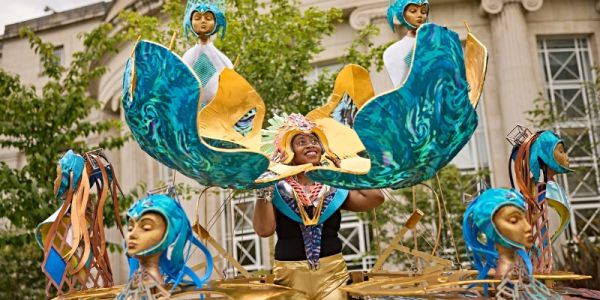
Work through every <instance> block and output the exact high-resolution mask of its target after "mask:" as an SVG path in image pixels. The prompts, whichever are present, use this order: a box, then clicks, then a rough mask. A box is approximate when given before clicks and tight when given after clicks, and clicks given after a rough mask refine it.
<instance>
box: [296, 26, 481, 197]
mask: <svg viewBox="0 0 600 300" xmlns="http://www.w3.org/2000/svg"><path fill="white" fill-rule="evenodd" d="M465 74H466V73H465V64H464V57H463V50H462V46H461V42H460V39H459V37H458V35H457V34H456V33H455V32H453V31H451V30H449V29H447V28H444V27H441V26H438V25H435V24H426V25H423V26H422V27H421V28H420V29H419V32H418V35H417V43H416V50H415V58H414V61H413V65H412V69H411V71H410V74H409V76H408V78H407V80H406V82H405V84H404V86H403V87H401V88H399V89H397V90H394V91H392V92H389V93H386V94H383V95H379V96H376V97H375V98H373V99H371V100H369V102H367V103H366V104H365V105H364V106H363V107H362V109H361V110H360V111H359V112H358V114H357V116H356V120H355V124H354V129H355V130H356V132H357V134H358V136H359V137H360V139H361V141H362V142H363V144H364V145H365V147H366V149H367V152H368V154H369V157H370V159H371V169H370V170H369V172H368V173H367V174H365V175H354V174H348V173H343V172H339V171H334V170H326V169H317V170H314V171H310V172H308V176H309V177H310V178H312V179H313V180H315V181H317V182H321V183H324V184H328V185H331V186H335V187H338V188H345V189H362V188H387V187H393V188H402V187H408V186H412V185H415V184H417V183H419V182H422V181H424V180H427V179H430V178H431V177H433V176H434V175H435V173H436V172H437V171H438V170H440V169H441V168H443V167H444V166H445V165H446V164H448V163H449V162H450V161H451V160H452V159H453V158H454V157H455V156H456V155H457V154H458V152H459V151H460V150H461V149H462V148H463V147H464V145H465V144H466V143H467V142H468V141H469V139H470V138H471V136H472V134H473V132H474V131H475V129H476V128H477V123H478V118H477V114H476V112H475V110H474V109H473V107H472V105H471V103H470V102H469V97H468V96H469V95H468V83H467V80H466V75H465Z"/></svg>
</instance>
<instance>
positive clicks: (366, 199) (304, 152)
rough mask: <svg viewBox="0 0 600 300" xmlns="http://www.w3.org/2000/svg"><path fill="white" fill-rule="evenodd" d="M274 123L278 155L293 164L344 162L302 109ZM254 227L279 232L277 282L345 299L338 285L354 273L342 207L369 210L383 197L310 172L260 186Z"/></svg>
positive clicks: (324, 296)
mask: <svg viewBox="0 0 600 300" xmlns="http://www.w3.org/2000/svg"><path fill="white" fill-rule="evenodd" d="M279 120H280V121H282V124H273V123H272V124H273V126H272V128H274V129H275V130H274V131H273V133H275V136H274V137H273V145H274V147H275V149H274V150H273V156H272V160H273V161H275V162H279V163H283V164H287V165H326V164H331V163H333V164H335V165H338V164H339V159H336V156H335V155H334V154H333V153H332V152H331V151H330V150H329V147H328V143H327V139H326V138H325V135H324V134H323V132H322V131H321V130H320V129H319V128H318V127H317V126H316V125H315V124H314V123H313V122H311V121H309V120H308V119H306V118H305V117H304V116H302V115H299V114H292V115H290V116H286V117H285V118H283V119H282V118H279ZM257 199H258V200H257V204H256V209H255V211H254V220H253V223H254V229H255V231H256V233H257V234H258V235H259V236H261V237H269V236H271V235H273V234H274V233H276V234H277V245H276V246H275V264H274V266H273V273H274V275H275V282H276V283H277V284H281V285H285V286H289V287H292V288H294V289H297V290H300V291H303V292H304V293H306V295H307V296H308V299H345V298H346V296H345V294H344V293H343V292H342V291H340V290H338V288H339V287H340V286H342V285H344V284H345V283H346V282H347V281H348V279H349V275H348V271H347V268H346V264H345V262H344V258H343V256H342V253H341V250H342V243H341V241H340V240H339V239H338V237H337V235H338V231H339V229H340V222H341V217H342V215H341V212H340V209H346V210H350V211H355V212H358V211H368V210H370V209H372V208H375V207H377V206H379V205H380V204H381V203H383V200H384V197H383V194H382V193H381V191H379V190H354V191H348V190H343V189H336V188H333V187H330V186H326V185H323V184H320V183H317V182H312V181H311V180H310V179H309V178H308V177H307V176H305V175H304V173H300V174H298V175H296V176H293V177H288V178H286V179H284V180H282V181H280V182H278V183H277V184H275V186H274V187H272V188H268V189H263V190H260V191H259V192H257Z"/></svg>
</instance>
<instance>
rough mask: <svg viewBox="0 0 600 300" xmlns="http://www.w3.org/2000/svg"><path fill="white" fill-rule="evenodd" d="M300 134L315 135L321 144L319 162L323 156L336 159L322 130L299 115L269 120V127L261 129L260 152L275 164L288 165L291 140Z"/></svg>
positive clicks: (290, 156) (275, 117) (285, 115)
mask: <svg viewBox="0 0 600 300" xmlns="http://www.w3.org/2000/svg"><path fill="white" fill-rule="evenodd" d="M301 133H306V134H313V135H315V136H316V137H317V138H318V139H319V142H320V144H321V152H322V153H321V154H322V158H321V161H323V160H326V158H325V156H329V157H336V156H335V154H333V152H332V151H331V149H329V144H328V142H327V138H326V137H325V134H324V133H323V131H322V129H321V128H320V127H319V126H317V125H316V124H315V123H314V122H312V121H311V120H309V119H307V118H306V117H304V116H303V115H301V114H291V115H287V114H284V115H282V116H274V117H273V118H271V119H269V127H268V128H267V129H263V133H262V135H263V145H262V147H261V150H262V151H263V152H265V153H267V154H268V155H271V160H272V161H274V162H277V163H282V164H290V163H291V162H292V160H293V159H294V151H293V149H292V139H293V138H294V137H295V136H296V135H298V134H301Z"/></svg>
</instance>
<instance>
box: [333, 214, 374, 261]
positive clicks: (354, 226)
mask: <svg viewBox="0 0 600 300" xmlns="http://www.w3.org/2000/svg"><path fill="white" fill-rule="evenodd" d="M342 212H343V213H342V224H341V226H340V231H339V232H338V237H339V238H340V240H341V241H342V254H343V255H344V260H346V264H347V266H348V270H363V271H367V270H370V269H371V268H372V267H373V265H374V264H375V260H376V259H377V257H374V256H370V255H367V253H368V252H369V251H370V250H371V244H370V241H371V238H370V235H369V232H370V226H369V223H368V222H365V221H364V220H361V219H360V218H359V217H358V215H357V214H356V213H353V212H349V211H342Z"/></svg>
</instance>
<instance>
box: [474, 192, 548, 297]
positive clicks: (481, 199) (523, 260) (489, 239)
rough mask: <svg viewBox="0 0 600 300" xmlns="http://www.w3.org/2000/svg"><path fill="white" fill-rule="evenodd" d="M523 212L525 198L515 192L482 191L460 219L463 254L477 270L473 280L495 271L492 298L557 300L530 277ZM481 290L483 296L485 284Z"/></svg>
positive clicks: (529, 232) (528, 238)
mask: <svg viewBox="0 0 600 300" xmlns="http://www.w3.org/2000/svg"><path fill="white" fill-rule="evenodd" d="M525 209H526V208H525V199H524V198H523V196H522V195H521V194H520V193H519V192H517V191H515V190H509V189H501V188H494V189H489V190H486V191H484V192H482V193H481V195H479V196H478V197H477V198H476V199H475V200H474V201H473V202H471V204H470V205H469V207H468V208H467V210H466V211H465V214H464V218H463V235H464V239H465V243H466V246H467V254H470V255H469V258H470V259H471V264H472V266H474V267H475V268H476V269H477V270H478V271H479V276H478V277H477V279H486V278H487V276H488V273H489V271H490V270H491V269H495V278H496V279H500V280H502V283H501V284H500V285H498V286H497V287H496V299H560V297H559V296H558V295H556V294H555V293H554V292H552V291H551V290H549V289H548V288H546V287H545V286H544V285H543V284H542V283H540V282H539V281H537V280H535V279H534V278H533V268H532V265H531V260H530V258H529V255H528V253H527V251H528V250H529V249H531V248H532V247H534V244H533V235H532V227H531V225H529V222H528V221H527V218H526V213H525ZM482 235H483V236H485V238H482ZM515 280H517V282H516V285H515V284H514V282H515ZM484 288H485V291H486V294H487V284H486V285H485V286H484ZM521 297H522V298H521Z"/></svg>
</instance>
